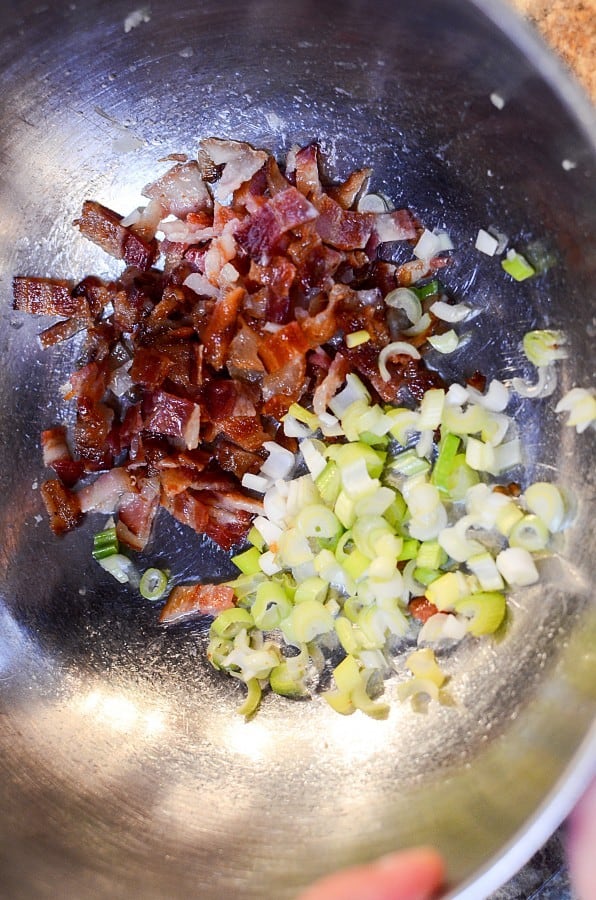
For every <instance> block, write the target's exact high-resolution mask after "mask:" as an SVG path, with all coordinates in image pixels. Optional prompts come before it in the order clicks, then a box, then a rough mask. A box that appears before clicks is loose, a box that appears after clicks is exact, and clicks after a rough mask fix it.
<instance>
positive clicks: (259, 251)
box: [236, 187, 318, 262]
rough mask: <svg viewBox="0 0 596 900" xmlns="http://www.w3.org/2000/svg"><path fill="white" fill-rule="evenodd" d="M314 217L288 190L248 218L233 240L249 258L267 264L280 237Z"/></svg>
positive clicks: (299, 197)
mask: <svg viewBox="0 0 596 900" xmlns="http://www.w3.org/2000/svg"><path fill="white" fill-rule="evenodd" d="M317 215H318V213H317V210H316V209H315V207H314V206H313V205H312V203H309V202H308V200H306V199H305V197H304V196H303V195H302V194H301V193H300V191H298V190H296V188H294V187H289V188H288V189H287V190H285V191H282V192H281V193H280V194H275V196H274V197H272V198H271V199H270V200H269V201H268V202H267V203H266V204H265V205H264V206H262V207H261V208H260V209H259V210H257V212H255V213H253V215H252V216H250V218H249V219H248V221H247V222H246V223H245V224H244V225H242V226H241V227H240V228H239V229H238V231H237V232H236V241H237V242H238V244H240V246H241V247H242V248H243V249H244V250H246V252H247V253H248V254H249V256H251V257H252V258H253V259H259V260H261V261H262V262H263V261H264V262H267V261H268V260H269V256H270V254H271V252H272V251H273V249H274V247H275V246H276V245H277V244H278V242H279V240H280V238H281V237H282V235H284V234H285V233H286V232H287V231H290V230H291V229H292V228H296V227H297V226H298V225H303V224H304V223H305V222H310V221H311V220H312V219H315V218H316V217H317Z"/></svg>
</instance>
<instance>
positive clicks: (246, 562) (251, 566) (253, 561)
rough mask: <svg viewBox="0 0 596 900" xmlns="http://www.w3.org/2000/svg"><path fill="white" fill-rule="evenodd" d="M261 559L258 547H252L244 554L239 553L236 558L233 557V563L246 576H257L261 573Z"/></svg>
mask: <svg viewBox="0 0 596 900" xmlns="http://www.w3.org/2000/svg"><path fill="white" fill-rule="evenodd" d="M260 559H261V554H260V552H259V551H258V550H257V548H256V547H251V548H250V549H249V550H245V551H244V553H238V554H237V555H236V556H233V557H232V562H233V563H234V565H235V566H236V567H237V568H238V569H240V571H241V572H242V573H243V574H244V575H255V574H256V573H257V572H260V571H261V566H260Z"/></svg>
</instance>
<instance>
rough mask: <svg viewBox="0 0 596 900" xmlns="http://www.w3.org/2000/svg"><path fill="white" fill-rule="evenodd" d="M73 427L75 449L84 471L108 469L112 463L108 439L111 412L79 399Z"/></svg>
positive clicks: (112, 413)
mask: <svg viewBox="0 0 596 900" xmlns="http://www.w3.org/2000/svg"><path fill="white" fill-rule="evenodd" d="M77 403H78V410H77V419H76V422H75V426H74V442H75V448H76V451H77V453H78V454H79V456H80V457H81V459H83V460H84V462H85V470H86V471H89V472H97V471H99V470H100V469H109V468H110V467H111V466H112V465H113V462H114V456H113V452H112V449H111V448H110V447H109V445H108V438H109V435H110V430H111V427H112V421H113V418H114V412H113V410H111V409H109V407H107V406H105V405H104V404H103V403H94V402H93V401H91V400H87V399H84V398H79V400H78V401H77Z"/></svg>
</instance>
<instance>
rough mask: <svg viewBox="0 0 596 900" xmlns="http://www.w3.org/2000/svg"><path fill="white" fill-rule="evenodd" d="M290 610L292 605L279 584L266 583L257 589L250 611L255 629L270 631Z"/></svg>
mask: <svg viewBox="0 0 596 900" xmlns="http://www.w3.org/2000/svg"><path fill="white" fill-rule="evenodd" d="M291 609H292V603H291V601H290V600H289V599H288V597H287V595H286V592H285V591H284V589H283V587H282V586H281V584H277V583H276V582H274V581H266V582H264V583H263V584H260V585H259V587H258V588H257V596H256V598H255V602H254V603H253V605H252V607H251V610H250V611H251V614H252V617H253V619H254V623H255V625H256V626H257V628H261V629H263V631H271V630H272V629H273V628H277V627H278V626H279V625H280V623H281V622H282V620H283V619H285V618H286V617H287V616H288V615H289V614H290V611H291Z"/></svg>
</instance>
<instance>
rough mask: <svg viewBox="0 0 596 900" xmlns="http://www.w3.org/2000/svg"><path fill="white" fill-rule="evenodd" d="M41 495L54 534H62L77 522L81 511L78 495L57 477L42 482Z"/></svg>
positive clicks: (80, 517)
mask: <svg viewBox="0 0 596 900" xmlns="http://www.w3.org/2000/svg"><path fill="white" fill-rule="evenodd" d="M41 496H42V499H43V502H44V504H45V507H46V510H47V512H48V516H49V517H50V527H51V529H52V531H53V532H54V534H64V533H65V532H67V531H70V530H71V529H72V528H75V527H76V526H77V525H78V524H79V522H80V521H81V519H82V517H83V513H82V512H81V507H80V504H79V500H78V497H77V496H76V494H73V493H72V491H69V490H68V488H66V487H64V485H63V484H62V482H61V481H58V479H57V478H51V479H50V480H49V481H46V482H45V483H44V484H42V486H41Z"/></svg>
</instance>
